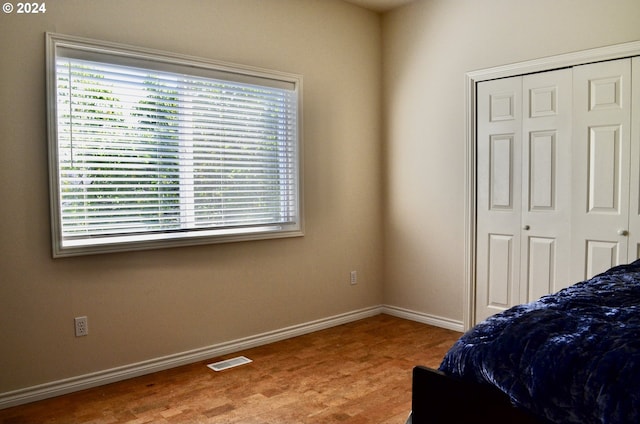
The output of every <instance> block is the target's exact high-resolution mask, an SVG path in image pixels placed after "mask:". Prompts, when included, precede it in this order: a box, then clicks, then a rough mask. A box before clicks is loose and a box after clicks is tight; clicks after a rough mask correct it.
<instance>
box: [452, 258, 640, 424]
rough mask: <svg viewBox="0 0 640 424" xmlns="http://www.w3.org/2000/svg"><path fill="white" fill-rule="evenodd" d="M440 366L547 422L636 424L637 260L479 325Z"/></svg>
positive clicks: (639, 390)
mask: <svg viewBox="0 0 640 424" xmlns="http://www.w3.org/2000/svg"><path fill="white" fill-rule="evenodd" d="M440 370H441V371H443V372H444V373H446V374H450V375H456V376H458V377H461V378H463V379H468V380H472V381H477V382H481V383H488V384H492V385H495V386H497V387H498V388H499V389H500V390H502V391H503V392H505V393H507V394H508V395H509V397H510V398H511V401H512V402H513V403H514V404H515V405H517V406H520V407H522V408H525V409H527V410H529V411H531V412H532V413H533V414H534V415H536V416H538V417H540V418H543V419H546V420H548V421H550V422H554V423H563V424H564V423H579V424H590V423H640V260H638V261H636V262H634V263H632V264H630V265H622V266H618V267H614V268H612V269H610V270H608V271H607V272H605V273H602V274H600V275H597V276H596V277H594V278H592V279H591V280H588V281H583V282H580V283H577V284H575V285H573V286H571V287H569V288H567V289H564V290H561V291H559V292H558V293H556V294H553V295H549V296H545V297H543V298H541V299H540V300H538V301H536V302H532V303H529V304H526V305H520V306H516V307H513V308H511V309H509V310H507V311H505V312H503V313H500V314H498V315H495V316H493V317H490V318H489V319H487V320H486V321H484V322H482V323H480V324H478V325H477V326H476V327H474V328H473V329H471V330H470V331H469V332H467V333H466V334H465V335H463V336H462V338H460V340H458V342H456V344H455V345H454V346H453V347H452V348H451V350H450V351H449V352H448V353H447V355H446V356H445V358H444V360H443V361H442V364H441V365H440Z"/></svg>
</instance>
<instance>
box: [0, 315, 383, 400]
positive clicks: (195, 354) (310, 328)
mask: <svg viewBox="0 0 640 424" xmlns="http://www.w3.org/2000/svg"><path fill="white" fill-rule="evenodd" d="M382 312H383V307H382V306H373V307H370V308H365V309H360V310H357V311H352V312H347V313H344V314H340V315H335V316H332V317H328V318H323V319H319V320H316V321H311V322H308V323H304V324H299V325H294V326H291V327H286V328H282V329H280V330H275V331H270V332H267V333H262V334H258V335H255V336H251V337H245V338H242V339H238V340H233V341H230V342H225V343H219V344H216V345H212V346H207V347H204V348H200V349H194V350H190V351H187V352H182V353H177V354H174V355H168V356H164V357H160V358H155V359H151V360H148V361H143V362H138V363H135V364H130V365H125V366H122V367H117V368H112V369H108V370H104V371H98V372H95V373H91V374H84V375H80V376H77V377H72V378H68V379H64V380H58V381H53V382H50V383H45V384H41V385H37V386H32V387H27V388H24V389H19V390H14V391H11V392H5V393H0V409H4V408H9V407H11V406H16V405H22V404H25V403H29V402H35V401H37V400H42V399H47V398H50V397H54V396H60V395H63V394H67V393H71V392H76V391H79V390H84V389H88V388H91V387H97V386H101V385H103V384H108V383H114V382H116V381H121V380H126V379H128V378H132V377H138V376H141V375H145V374H150V373H153V372H158V371H163V370H166V369H169V368H173V367H177V366H181V365H186V364H191V363H194V362H199V361H205V360H207V359H211V358H215V357H217V356H221V355H226V354H229V353H234V352H239V351H241V350H245V349H250V348H253V347H257V346H262V345H265V344H269V343H273V342H277V341H280V340H284V339H288V338H291V337H296V336H301V335H303V334H308V333H312V332H314V331H318V330H324V329H327V328H331V327H335V326H337V325H342V324H346V323H349V322H352V321H357V320H360V319H363V318H368V317H372V316H375V315H379V314H381V313H382Z"/></svg>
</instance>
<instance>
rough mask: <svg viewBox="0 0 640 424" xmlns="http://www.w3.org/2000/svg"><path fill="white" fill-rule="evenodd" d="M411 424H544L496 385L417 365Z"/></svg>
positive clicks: (414, 371)
mask: <svg viewBox="0 0 640 424" xmlns="http://www.w3.org/2000/svg"><path fill="white" fill-rule="evenodd" d="M411 409H412V412H411V418H410V420H408V421H407V422H408V423H409V422H410V423H411V424H444V423H447V424H464V423H482V422H490V423H502V424H543V423H545V422H544V421H540V420H539V419H536V418H534V417H533V416H531V415H530V414H529V413H527V411H525V410H523V409H520V408H517V407H515V406H513V405H512V404H511V401H510V400H509V398H508V396H507V395H506V394H504V393H503V392H501V391H500V390H498V389H497V388H494V387H492V386H488V385H483V384H476V383H470V382H467V381H463V380H460V379H458V378H454V377H450V376H447V375H445V374H444V373H442V372H440V371H437V370H434V369H431V368H427V367H423V366H417V367H415V368H414V369H413V388H412V395H411Z"/></svg>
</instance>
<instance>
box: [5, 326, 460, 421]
mask: <svg viewBox="0 0 640 424" xmlns="http://www.w3.org/2000/svg"><path fill="white" fill-rule="evenodd" d="M460 335H461V334H460V333H458V332H455V331H450V330H445V329H442V328H438V327H432V326H429V325H425V324H420V323H416V322H413V321H408V320H404V319H400V318H396V317H392V316H389V315H378V316H375V317H372V318H367V319H364V320H360V321H356V322H352V323H349V324H345V325H341V326H338V327H334V328H330V329H327V330H322V331H318V332H315V333H312V334H307V335H304V336H300V337H295V338H292V339H289V340H284V341H281V342H277V343H273V344H269V345H266V346H261V347H257V348H253V349H249V350H245V351H242V352H237V353H235V354H232V355H226V356H224V357H221V358H212V359H211V360H209V361H206V362H200V363H195V364H191V365H186V366H182V367H178V368H174V369H171V370H167V371H162V372H158V373H154V374H150V375H147V376H142V377H138V378H133V379H130V380H126V381H121V382H118V383H113V384H109V385H105V386H101V387H97V388H94V389H89V390H84V391H81V392H77V393H72V394H69V395H64V396H60V397H57V398H53V399H47V400H43V401H39V402H34V403H31V404H27V405H22V406H17V407H13V408H7V409H4V410H0V423H3V424H9V423H42V424H46V423H64V424H72V423H96V424H97V423H123V422H127V423H132V424H133V423H242V424H253V423H256V424H258V423H260V424H263V423H277V424H283V423H284V424H288V423H296V424H297V423H349V424H365V423H366V424H376V423H379V424H392V423H393V424H402V423H404V422H405V420H406V418H407V416H408V414H409V411H410V409H411V370H412V368H413V366H414V365H417V364H421V365H427V366H431V367H437V366H438V365H439V363H440V360H441V359H442V357H443V356H444V354H445V353H446V351H447V350H448V349H449V347H450V346H451V345H452V344H453V342H454V341H455V340H456V339H457V338H458V337H460ZM240 355H244V356H246V357H248V358H250V359H252V360H253V362H252V363H250V364H247V365H241V366H239V367H236V368H231V369H228V370H225V371H221V372H214V371H212V370H210V369H209V368H207V367H206V365H207V364H209V363H212V362H216V361H218V360H222V359H227V358H232V357H236V356H240Z"/></svg>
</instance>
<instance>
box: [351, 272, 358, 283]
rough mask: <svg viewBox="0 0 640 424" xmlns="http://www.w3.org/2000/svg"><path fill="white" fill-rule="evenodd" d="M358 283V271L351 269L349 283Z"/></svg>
mask: <svg viewBox="0 0 640 424" xmlns="http://www.w3.org/2000/svg"><path fill="white" fill-rule="evenodd" d="M354 284H358V271H351V285H354Z"/></svg>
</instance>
